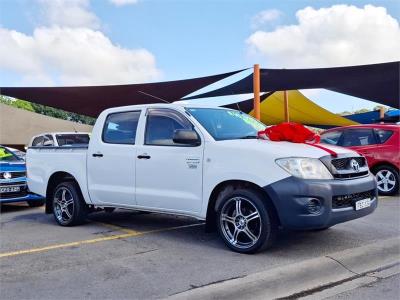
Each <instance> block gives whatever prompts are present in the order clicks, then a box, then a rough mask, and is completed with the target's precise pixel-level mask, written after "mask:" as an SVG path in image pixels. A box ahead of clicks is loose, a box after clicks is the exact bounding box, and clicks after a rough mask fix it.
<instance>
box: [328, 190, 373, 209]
mask: <svg viewBox="0 0 400 300" xmlns="http://www.w3.org/2000/svg"><path fill="white" fill-rule="evenodd" d="M374 197H375V190H370V191H366V192H361V193H355V194H350V195H340V196H333V197H332V208H333V209H335V208H345V207H353V206H354V203H355V202H356V201H358V200H362V199H367V198H371V199H372V198H374Z"/></svg>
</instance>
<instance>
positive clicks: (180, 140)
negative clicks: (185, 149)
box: [172, 129, 200, 146]
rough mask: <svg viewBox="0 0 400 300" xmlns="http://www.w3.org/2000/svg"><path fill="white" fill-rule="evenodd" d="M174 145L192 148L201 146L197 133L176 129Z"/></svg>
mask: <svg viewBox="0 0 400 300" xmlns="http://www.w3.org/2000/svg"><path fill="white" fill-rule="evenodd" d="M172 140H173V141H174V143H177V144H184V145H190V146H198V145H200V138H199V136H198V135H197V132H196V131H194V130H190V129H176V130H175V131H174V136H173V138H172Z"/></svg>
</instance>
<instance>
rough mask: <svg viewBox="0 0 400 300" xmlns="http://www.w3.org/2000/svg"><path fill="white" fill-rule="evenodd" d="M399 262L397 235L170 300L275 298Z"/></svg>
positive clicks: (208, 287)
mask: <svg viewBox="0 0 400 300" xmlns="http://www.w3.org/2000/svg"><path fill="white" fill-rule="evenodd" d="M398 262H400V238H392V239H388V240H383V241H380V242H376V243H373V244H369V245H366V246H362V247H358V248H353V249H348V250H344V251H340V252H335V253H331V254H329V255H326V256H322V257H318V258H315V259H310V260H306V261H302V262H299V263H294V264H290V265H286V266H282V267H278V268H274V269H271V270H268V271H263V272H260V273H255V274H250V275H248V276H245V277H242V278H237V279H232V280H227V281H223V282H219V283H215V284H212V283H211V284H209V285H206V286H202V287H198V288H194V289H190V290H188V291H184V292H182V293H178V294H175V295H172V296H171V297H170V298H169V299H191V300H193V299H277V298H285V297H290V296H291V295H294V294H298V293H300V292H304V291H309V290H313V289H316V288H318V287H323V286H328V285H332V284H334V283H339V282H344V281H346V280H349V279H353V278H357V277H360V276H362V275H365V274H367V273H369V272H373V271H375V270H377V269H379V268H383V267H385V266H389V265H393V264H396V263H398Z"/></svg>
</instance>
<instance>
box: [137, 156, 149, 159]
mask: <svg viewBox="0 0 400 300" xmlns="http://www.w3.org/2000/svg"><path fill="white" fill-rule="evenodd" d="M137 158H139V159H150V158H151V156H150V155H138V157H137Z"/></svg>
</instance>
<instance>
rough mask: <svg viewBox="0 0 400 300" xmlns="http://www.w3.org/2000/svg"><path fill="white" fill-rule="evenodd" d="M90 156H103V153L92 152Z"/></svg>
mask: <svg viewBox="0 0 400 300" xmlns="http://www.w3.org/2000/svg"><path fill="white" fill-rule="evenodd" d="M92 156H93V157H103V154H101V153H93V154H92Z"/></svg>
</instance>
